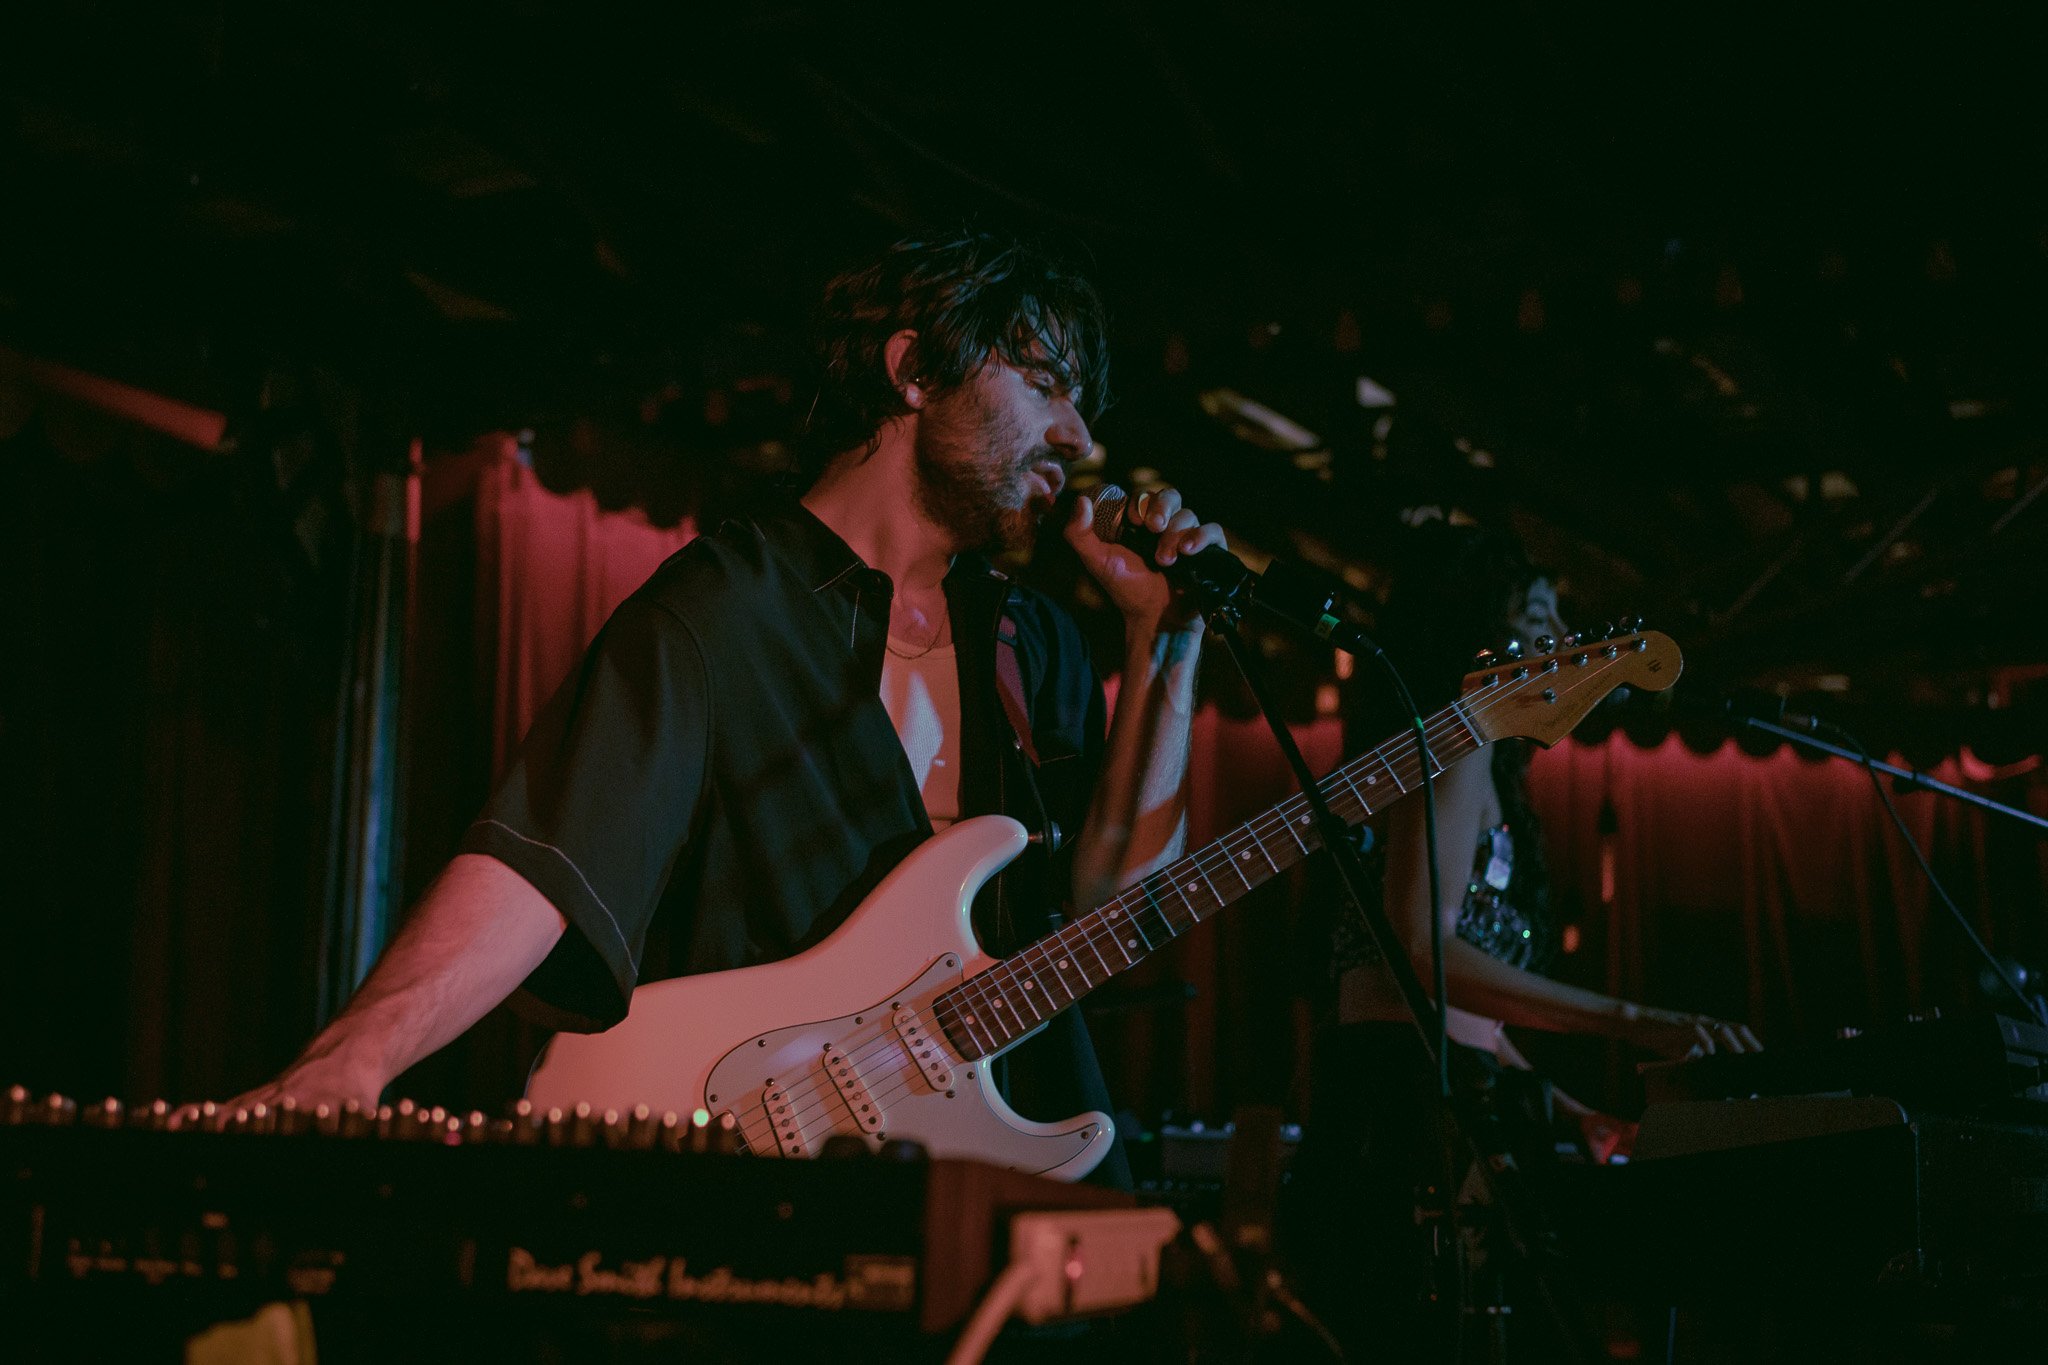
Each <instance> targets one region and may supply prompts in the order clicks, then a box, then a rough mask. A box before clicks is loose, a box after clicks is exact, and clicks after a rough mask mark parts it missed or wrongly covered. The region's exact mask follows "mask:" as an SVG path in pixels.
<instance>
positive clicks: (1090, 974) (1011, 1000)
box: [935, 701, 1485, 1061]
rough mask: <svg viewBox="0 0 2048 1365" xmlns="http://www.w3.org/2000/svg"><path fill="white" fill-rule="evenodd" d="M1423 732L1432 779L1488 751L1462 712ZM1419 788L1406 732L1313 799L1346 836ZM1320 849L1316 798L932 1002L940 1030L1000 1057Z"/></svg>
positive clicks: (1252, 824)
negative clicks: (1312, 805)
mask: <svg viewBox="0 0 2048 1365" xmlns="http://www.w3.org/2000/svg"><path fill="white" fill-rule="evenodd" d="M1423 728H1424V731H1425V733H1426V734H1427V735H1428V737H1429V755H1430V759H1431V764H1430V772H1431V774H1432V776H1433V775H1435V774H1437V773H1441V772H1443V771H1444V769H1446V768H1448V767H1449V766H1450V765H1451V764H1453V763H1455V762H1457V761H1458V760H1459V759H1461V758H1463V757H1465V756H1466V755H1467V754H1470V753H1472V752H1474V751H1475V750H1477V749H1478V748H1480V747H1481V745H1482V744H1484V743H1485V740H1484V739H1483V738H1482V736H1481V735H1480V732H1479V730H1478V728H1477V727H1475V726H1474V725H1473V723H1472V718H1471V716H1470V715H1469V714H1468V713H1467V711H1466V708H1465V706H1464V704H1463V703H1462V702H1455V701H1454V702H1452V703H1451V704H1450V705H1449V706H1447V707H1445V708H1444V709H1443V710H1441V711H1439V712H1437V713H1436V714H1435V715H1433V716H1431V717H1430V718H1429V720H1428V721H1427V722H1426V723H1425V725H1424V727H1423ZM1422 780H1423V778H1422V757H1421V755H1420V754H1419V753H1418V752H1417V746H1416V743H1415V735H1414V732H1413V731H1404V732H1403V733H1401V734H1399V735H1396V736H1394V737H1393V738H1391V739H1388V740H1387V741H1385V742H1384V743H1382V744H1381V745H1379V746H1378V747H1377V748H1374V749H1372V750H1369V751H1368V752H1366V753H1364V754H1361V755H1360V756H1359V757H1357V758H1355V759H1353V760H1352V761H1351V762H1349V763H1346V764H1345V765H1344V766H1343V767H1341V768H1339V769H1337V770H1336V771H1335V772H1333V773H1331V774H1329V775H1328V776H1327V777H1325V778H1324V779H1323V780H1322V781H1321V782H1320V783H1318V784H1317V789H1318V790H1319V791H1321V792H1322V794H1323V798H1324V800H1326V801H1327V802H1328V803H1329V806H1330V809H1331V811H1332V812H1333V813H1335V814H1336V815H1337V816H1338V817H1340V818H1341V819H1342V820H1343V821H1344V822H1345V824H1346V825H1357V824H1359V823H1361V822H1363V821H1364V820H1366V819H1368V818H1370V817H1371V816H1373V815H1375V814H1377V813H1379V812H1380V811H1383V810H1385V809H1386V808H1387V807H1389V806H1391V805H1393V804H1394V803H1395V802H1396V801H1399V800H1400V799H1401V798H1402V797H1404V796H1406V795H1407V794H1408V793H1409V792H1412V791H1414V790H1416V789H1417V788H1418V787H1420V786H1421V785H1422ZM1321 847H1322V837H1321V834H1320V832H1319V831H1318V829H1317V827H1316V821H1315V814H1314V812H1313V810H1311V808H1310V806H1309V802H1308V798H1307V797H1306V796H1304V795H1301V794H1296V795H1294V796H1291V797H1289V798H1288V799H1286V800H1285V801H1282V802H1280V803H1279V804H1278V805H1276V806H1273V807H1271V808H1270V809H1268V810H1266V811H1265V812H1263V813H1261V814H1260V815H1257V816H1255V817H1253V818H1252V819H1250V820H1247V821H1245V822H1244V823H1243V824H1241V825H1239V826H1237V828H1235V829H1233V830H1231V831H1230V832H1229V833H1227V834H1225V835H1224V836H1223V837H1222V838H1220V839H1217V840H1215V841H1213V842H1212V843H1209V844H1207V845H1205V846H1203V847H1202V848H1201V849H1199V850H1197V851H1196V852H1194V853H1190V854H1188V855H1187V856H1186V857H1184V858H1182V859H1180V860H1179V861H1178V862H1175V863H1173V864H1171V865H1169V866H1167V867H1163V868H1161V869H1160V870H1158V871H1157V872H1154V873H1153V874H1152V875H1150V876H1148V877H1146V878H1144V879H1143V880H1142V881H1139V882H1138V883H1136V884H1135V885H1133V886H1131V887H1129V888H1127V889H1126V890H1125V891H1123V892H1122V893H1121V894H1119V895H1118V896H1116V897H1115V898H1114V899H1113V900H1110V901H1108V902H1107V903H1105V904H1103V905H1101V906H1098V907H1097V908H1096V909H1094V910H1092V911H1090V912H1089V913H1087V914H1086V915H1083V916H1081V917H1080V918H1079V919H1076V920H1075V921H1074V922H1073V923H1071V924H1069V925H1067V926H1066V927H1065V928H1063V929H1060V930H1059V931H1057V932H1055V933H1052V934H1048V935H1047V936H1046V937H1044V938H1042V939H1040V940H1039V941H1038V942H1036V943H1034V944H1032V945H1031V946H1030V947H1029V948H1026V949H1024V950H1023V951H1021V952H1019V953H1016V954H1014V955H1012V956H1010V957H1007V958H1005V959H1003V960H1002V961H1001V962H998V963H997V964H996V965H995V966H993V967H991V968H989V969H988V970H987V971H984V972H982V973H981V974H980V975H978V976H975V977H973V978H971V979H969V980H967V981H965V982H962V983H961V984H960V985H958V986H956V987H954V988H953V989H952V990H950V991H947V992H946V993H945V994H944V995H941V996H940V997H939V998H938V1000H937V1001H936V1002H935V1006H936V1014H937V1018H938V1020H939V1023H940V1024H941V1025H942V1026H943V1027H944V1028H945V1030H946V1033H947V1035H948V1036H949V1037H950V1038H951V1039H952V1041H953V1044H954V1046H955V1047H957V1048H958V1049H959V1050H960V1052H961V1054H962V1056H964V1057H965V1058H966V1059H968V1060H970V1061H972V1060H974V1059H976V1058H978V1057H986V1056H989V1055H991V1054H993V1053H996V1052H1000V1051H1002V1050H1003V1049H1004V1048H1006V1047H1008V1046H1010V1045H1011V1044H1012V1043H1014V1042H1016V1041H1017V1040H1018V1039H1020V1038H1022V1037H1024V1036H1025V1035H1026V1034H1028V1033H1030V1032H1031V1031H1032V1030H1033V1029H1035V1028H1037V1027H1038V1025H1039V1024H1041V1023H1043V1022H1044V1021H1045V1020H1047V1019H1050V1018H1051V1017H1052V1016H1053V1015H1055V1014H1057V1013H1059V1012H1060V1011H1061V1010H1063V1009H1066V1008H1067V1007H1068V1006H1070V1005H1072V1004H1074V1003H1075V1002H1076V1001H1078V1000H1079V999H1080V998H1081V997H1082V996H1084V995H1086V994H1087V993H1088V992H1089V991H1092V990H1094V989H1095V988H1096V987H1097V986H1100V985H1102V984H1103V983H1104V982H1105V981H1108V980H1109V979H1110V978H1111V977H1113V976H1116V975H1117V974H1118V973H1120V972H1124V971H1127V970H1129V969H1130V968H1132V967H1134V966H1136V965H1137V964H1138V963H1140V962H1142V961H1143V960H1144V959H1145V958H1147V957H1148V956H1150V955H1151V954H1152V953H1154V952H1156V951H1157V950H1158V949H1160V948H1163V947H1165V946H1166V945H1167V944H1168V943H1171V942H1172V941H1173V940H1174V939H1176V938H1178V937H1180V936H1181V935H1182V934H1184V933H1186V932H1187V931H1188V930H1190V929H1192V928H1194V927H1195V926H1196V925H1198V924H1201V923H1202V922H1204V921H1205V920H1208V919H1209V918H1211V917H1212V916H1214V915H1215V914H1216V913H1217V912H1218V911H1220V910H1222V909H1223V907H1225V906H1226V905H1229V904H1231V903H1232V902H1233V901H1236V900H1238V899H1240V898H1241V897H1243V896H1245V895H1248V894H1249V893H1250V892H1252V891H1255V890H1257V889H1258V888H1259V887H1260V886H1263V885H1264V884H1265V883H1267V882H1269V881H1271V880H1273V879H1274V878H1275V877H1278V876H1279V875H1280V874H1281V873H1283V872H1285V871H1287V869H1289V868H1291V867H1293V866H1294V865H1295V864H1297V863H1299V862H1301V861H1302V860H1303V859H1305V858H1307V857H1308V855H1309V854H1311V853H1313V852H1315V851H1316V850H1317V849H1319V848H1321Z"/></svg>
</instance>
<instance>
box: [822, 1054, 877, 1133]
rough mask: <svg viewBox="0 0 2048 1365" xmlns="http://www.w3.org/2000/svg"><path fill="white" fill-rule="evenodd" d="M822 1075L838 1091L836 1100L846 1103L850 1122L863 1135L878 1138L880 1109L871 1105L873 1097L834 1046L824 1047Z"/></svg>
mask: <svg viewBox="0 0 2048 1365" xmlns="http://www.w3.org/2000/svg"><path fill="white" fill-rule="evenodd" d="M825 1075H826V1078H827V1079H829V1080H830V1081H831V1082H832V1088H833V1089H834V1090H837V1091H838V1092H839V1098H840V1099H842V1100H845V1101H846V1107H847V1109H848V1110H850V1111H852V1114H853V1121H854V1122H855V1123H858V1124H859V1125H860V1126H861V1130H862V1131H863V1132H866V1133H868V1134H871V1135H872V1136H874V1137H880V1136H881V1135H882V1106H881V1105H879V1104H877V1103H875V1097H874V1096H873V1095H870V1094H869V1093H868V1086H867V1082H866V1081H863V1080H862V1079H861V1078H860V1072H858V1071H856V1070H855V1069H854V1066H853V1058H851V1057H849V1056H847V1055H846V1053H845V1052H844V1051H842V1050H841V1049H840V1048H839V1046H838V1045H837V1044H836V1043H827V1044H825Z"/></svg>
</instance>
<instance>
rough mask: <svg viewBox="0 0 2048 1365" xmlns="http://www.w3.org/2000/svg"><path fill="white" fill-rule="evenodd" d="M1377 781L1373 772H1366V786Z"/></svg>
mask: <svg viewBox="0 0 2048 1365" xmlns="http://www.w3.org/2000/svg"><path fill="white" fill-rule="evenodd" d="M1377 781H1379V778H1377V777H1375V776H1374V775H1373V774H1371V773H1367V774H1366V775H1365V785H1366V786H1368V787H1370V786H1371V785H1372V784H1373V783H1375V782H1377Z"/></svg>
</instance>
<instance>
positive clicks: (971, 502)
mask: <svg viewBox="0 0 2048 1365" xmlns="http://www.w3.org/2000/svg"><path fill="white" fill-rule="evenodd" d="M1007 427H1008V424H1007V423H1004V422H1002V421H1000V420H999V419H998V418H997V416H996V414H995V413H993V412H991V411H989V410H988V409H987V408H986V407H984V406H983V405H982V404H980V403H979V402H978V401H976V399H975V398H974V397H973V395H972V394H970V393H964V392H963V393H955V394H948V395H945V396H944V397H943V398H940V399H939V400H937V401H936V402H934V403H933V404H932V406H931V407H930V408H928V409H926V411H925V412H924V414H923V416H922V417H921V418H920V420H919V422H918V424H917V436H916V440H915V442H914V444H913V447H912V453H913V455H914V457H915V461H916V469H917V488H916V497H917V506H918V510H919V511H920V512H922V513H923V514H924V515H925V517H926V518H928V519H929V520H930V521H932V522H933V523H934V524H936V525H938V526H942V527H944V528H946V529H947V530H948V531H949V532H951V533H952V535H953V536H954V539H955V541H956V543H957V544H958V545H959V546H960V547H961V548H962V549H968V550H1001V551H1008V552H1011V553H1018V552H1021V551H1024V550H1027V549H1029V548H1030V547H1031V545H1032V543H1033V542H1034V541H1035V540H1036V539H1037V535H1038V522H1039V518H1040V516H1041V515H1042V510H1043V509H1040V508H1037V507H1034V506H1033V504H1032V500H1031V499H1030V498H1029V496H1028V495H1027V493H1026V491H1025V479H1026V477H1027V473H1028V469H1029V465H1030V460H1029V459H1022V460H1019V459H1014V458H1013V459H1010V460H1008V461H998V460H995V459H992V458H990V457H989V455H988V454H987V453H986V452H988V451H994V450H1014V449H1016V448H1017V447H1018V446H1019V445H1021V444H1022V442H1021V441H1020V440H1019V439H1018V437H1019V433H1017V432H1015V431H1011V430H1008V429H1007Z"/></svg>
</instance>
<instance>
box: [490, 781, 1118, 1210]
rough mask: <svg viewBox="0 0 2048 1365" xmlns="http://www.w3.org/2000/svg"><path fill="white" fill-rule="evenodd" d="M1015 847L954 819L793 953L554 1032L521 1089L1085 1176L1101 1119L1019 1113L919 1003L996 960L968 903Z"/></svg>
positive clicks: (1104, 1118)
mask: <svg viewBox="0 0 2048 1365" xmlns="http://www.w3.org/2000/svg"><path fill="white" fill-rule="evenodd" d="M1025 843H1026V836H1025V833H1024V829H1023V827H1022V826H1021V825H1019V824H1018V823H1017V822H1016V821H1014V820H1011V819H1008V818H1006V817H1004V816H999V815H984V816H978V817H976V818H974V819H970V820H963V821H961V822H960V823H959V824H957V825H954V826H953V827H952V828H950V829H948V830H946V831H945V832H944V833H942V834H939V835H938V836H936V837H934V838H933V839H931V840H928V841H927V842H926V843H924V844H923V845H921V846H920V847H919V848H917V849H916V850H914V851H913V852H912V853H911V855H910V856H909V857H907V858H905V859H904V860H903V862H902V864H900V865H899V866H898V867H897V868H896V869H895V870H894V871H893V872H891V873H890V874H889V875H888V876H887V877H886V878H884V879H883V881H882V883H881V884H880V885H879V886H877V887H876V888H875V890H874V891H873V892H872V893H871V894H870V895H869V896H868V897H867V898H866V899H865V900H863V901H862V902H861V903H860V905H859V907H858V908H856V909H855V910H854V912H853V914H852V915H850V916H849V917H848V918H847V921H846V923H844V924H842V925H841V926H840V927H839V928H838V930H836V931H835V932H834V933H833V934H832V935H831V936H829V937H828V938H826V939H824V940H823V941H822V942H820V943H817V944H815V945H814V946H812V947H811V948H809V949H807V950H806V951H804V952H802V953H799V954H797V955H796V956H795V957H790V958H785V959H783V960H782V961H780V962H771V963H766V964H763V965H761V966H758V967H743V968H739V969H737V970H734V971H727V972H712V973H707V974H704V975H701V976H689V977H680V978H677V979H675V980H671V981H657V982H654V983H652V984H650V985H646V986H642V987H640V988H639V989H638V990H636V991H634V992H633V998H632V1000H631V1002H630V1003H629V1005H628V1008H627V1014H626V1017H625V1019H623V1020H621V1021H620V1022H619V1023H618V1024H616V1025H614V1026H613V1027H612V1028H610V1029H608V1030H607V1031H605V1032H604V1033H600V1034H570V1033H564V1034H560V1035H557V1036H556V1038H555V1039H554V1040H553V1042H552V1043H550V1044H549V1047H548V1051H547V1053H546V1055H545V1056H544V1057H543V1058H542V1060H541V1063H540V1065H539V1067H537V1068H536V1069H535V1071H534V1074H533V1077H532V1079H531V1080H530V1082H529V1083H528V1085H527V1098H528V1099H530V1100H531V1101H532V1102H533V1103H534V1104H535V1105H536V1106H537V1107H539V1108H542V1109H547V1108H562V1109H569V1108H572V1107H573V1106H575V1105H576V1104H578V1103H584V1102H587V1103H589V1104H590V1105H591V1107H592V1108H593V1109H595V1110H597V1111H599V1112H602V1111H604V1110H606V1109H616V1110H618V1111H619V1112H620V1113H628V1112H630V1111H631V1110H632V1109H633V1107H634V1106H635V1105H642V1104H644V1105H646V1106H647V1107H648V1108H649V1109H650V1110H652V1111H653V1112H654V1113H656V1114H660V1113H662V1112H664V1111H673V1112H675V1113H677V1114H679V1115H682V1116H684V1117H685V1118H687V1117H688V1116H689V1114H690V1113H691V1112H692V1111H693V1110H696V1109H700V1108H701V1109H705V1110H708V1111H710V1112H711V1113H712V1114H714V1115H717V1114H725V1113H730V1114H732V1115H733V1116H734V1117H735V1119H736V1120H737V1122H738V1125H739V1128H740V1131H741V1132H742V1134H743V1135H744V1136H745V1138H746V1142H747V1146H748V1148H749V1150H751V1151H753V1152H754V1153H756V1154H758V1155H767V1156H776V1155H785V1156H815V1155H817V1153H818V1151H819V1149H820V1148H822V1147H823V1146H824V1143H825V1140H826V1139H827V1138H829V1137H831V1136H833V1135H835V1134H853V1135H856V1136H860V1137H862V1138H864V1139H866V1140H867V1142H868V1143H869V1144H870V1145H871V1146H879V1145H880V1143H881V1142H882V1141H884V1140H885V1139H888V1138H910V1139H913V1140H915V1141H917V1142H920V1143H922V1144H924V1146H925V1147H926V1148H928V1149H929V1150H930V1151H931V1153H932V1154H933V1155H934V1156H949V1157H972V1158H974V1159H977V1160H980V1161H987V1162H991V1163H993V1164H995V1165H999V1166H1008V1167H1010V1168H1012V1169H1014V1170H1020V1171H1029V1172H1033V1173H1036V1174H1039V1175H1046V1176H1052V1177H1055V1178H1058V1179H1065V1180H1078V1179H1080V1178H1081V1177H1082V1176H1084V1175H1086V1174H1088V1172H1090V1171H1091V1170H1093V1169H1094V1168H1095V1167H1096V1165H1097V1164H1098V1163H1099V1162H1101V1160H1102V1158H1103V1156H1104V1155H1105V1154H1106V1153H1107V1152H1108V1149H1109V1143H1110V1140H1111V1138H1112V1137H1113V1136H1114V1133H1115V1129H1114V1127H1113V1125H1112V1124H1111V1122H1110V1119H1109V1116H1108V1115H1107V1114H1103V1113H1100V1112H1093V1111H1091V1112H1089V1113H1084V1114H1079V1115H1076V1116H1075V1117H1073V1118H1070V1119H1067V1120H1065V1121H1064V1122H1057V1123H1037V1122H1034V1121H1032V1120H1030V1119H1027V1118H1024V1117H1023V1116H1022V1115H1020V1114H1018V1113H1017V1112H1016V1111H1015V1110H1013V1109H1011V1108H1010V1106H1009V1105H1008V1104H1007V1103H1005V1102H1004V1100H1003V1098H1002V1096H1000V1095H998V1094H997V1093H995V1090H994V1086H993V1082H992V1080H991V1077H990V1075H989V1066H990V1062H991V1060H992V1057H985V1058H981V1059H978V1060H976V1061H973V1062H967V1061H963V1060H961V1059H960V1057H959V1055H958V1053H957V1052H955V1051H954V1049H953V1048H952V1047H951V1045H950V1044H949V1043H948V1041H947V1039H946V1036H945V1034H944V1032H943V1031H942V1030H940V1028H939V1027H938V1026H937V1023H936V1021H935V1020H934V1019H933V1017H932V1014H931V1010H930V1005H931V1001H932V999H933V998H934V997H935V996H937V995H938V994H939V993H940V992H942V991H945V990H948V989H950V988H952V987H954V986H957V985H959V984H960V983H961V982H962V981H964V980H966V979H968V978H970V977H973V976H975V975H976V974H978V973H980V972H982V971H984V970H986V969H987V968H988V967H990V966H993V965H994V962H993V959H991V958H989V957H988V956H987V955H986V954H985V953H983V952H982V950H981V947H980V945H979V944H977V943H976V942H975V939H974V932H973V928H972V923H971V920H970V918H969V914H970V909H971V907H972V905H973V903H974V897H975V893H976V892H978V891H979V890H980V889H981V887H982V884H983V883H985V882H986V881H988V879H989V878H990V877H992V876H994V875H995V874H996V873H997V872H998V871H1000V870H1001V869H1002V868H1003V867H1004V866H1005V865H1006V864H1008V863H1009V862H1010V860H1011V859H1013V858H1015V857H1016V856H1017V855H1018V854H1019V853H1020V852H1022V851H1023V848H1024V846H1025ZM906 1016H907V1018H906Z"/></svg>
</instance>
